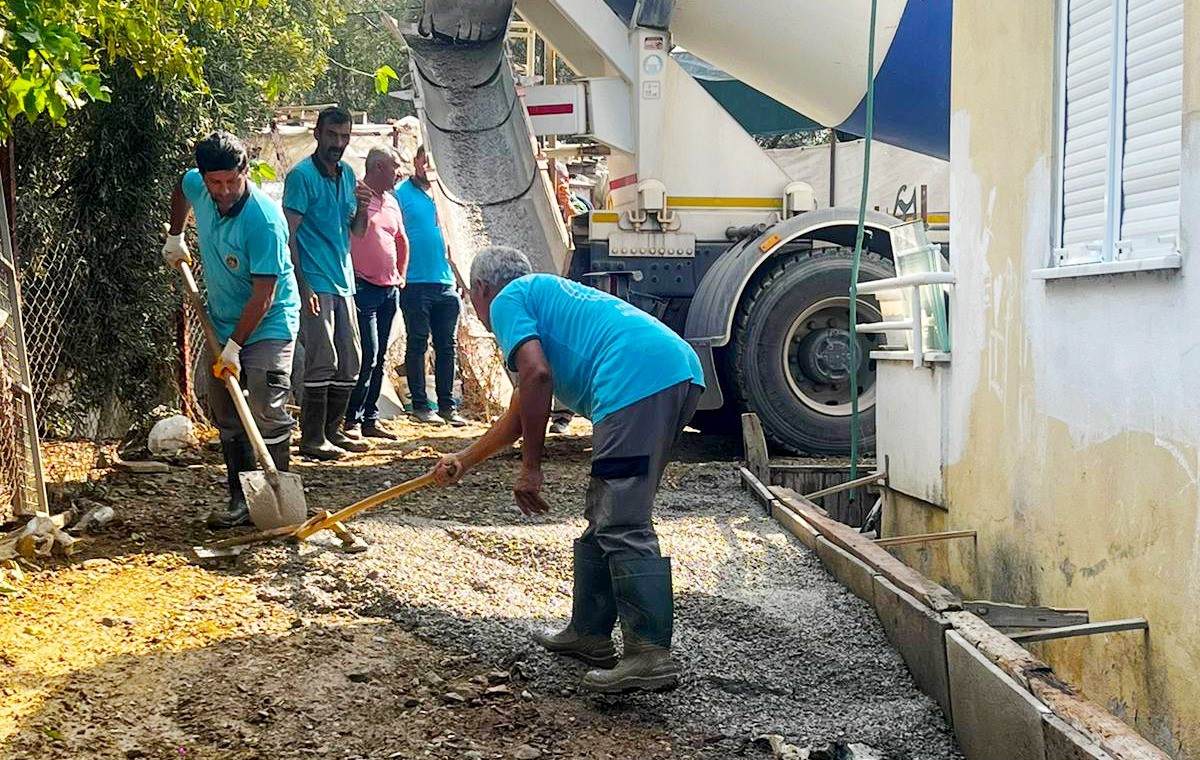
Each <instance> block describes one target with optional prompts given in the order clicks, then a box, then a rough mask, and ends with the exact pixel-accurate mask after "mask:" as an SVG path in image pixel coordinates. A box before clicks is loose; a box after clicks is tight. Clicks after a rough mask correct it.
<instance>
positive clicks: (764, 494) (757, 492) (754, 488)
mask: <svg viewBox="0 0 1200 760" xmlns="http://www.w3.org/2000/svg"><path fill="white" fill-rule="evenodd" d="M738 472H740V473H741V476H742V484H743V485H744V486H745V487H746V490H747V491H749V492H750V493H751V495H753V496H754V498H755V499H757V500H758V503H759V504H760V505H761V506H762V508H763V509H765V510H767V514H771V511H772V508H773V507H774V505H775V503H776V499H775V496H774V494H772V493H771V492H770V491H769V490H767V487H766V486H765V485H763V483H762V481H761V480H759V479H758V478H756V477H755V476H754V473H753V472H751V471H750V470H748V469H746V468H745V467H739V468H738Z"/></svg>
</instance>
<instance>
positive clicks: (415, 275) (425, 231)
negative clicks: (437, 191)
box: [395, 179, 454, 285]
mask: <svg viewBox="0 0 1200 760" xmlns="http://www.w3.org/2000/svg"><path fill="white" fill-rule="evenodd" d="M395 193H396V201H397V202H398V203H399V204H400V213H401V214H402V215H403V216H404V232H405V234H407V235H408V274H407V275H406V276H405V278H404V279H405V281H406V282H410V283H411V282H432V283H438V284H442V285H453V284H454V272H453V271H451V269H450V262H449V261H447V260H446V239H445V238H444V237H443V236H442V228H441V225H439V224H438V217H437V207H436V206H435V205H434V203H433V199H432V198H430V197H429V194H428V193H426V192H425V191H424V190H422V189H421V188H419V187H417V186H416V185H415V184H413V181H412V180H411V179H406V180H404V181H403V182H401V183H400V186H399V187H397V188H396V190H395Z"/></svg>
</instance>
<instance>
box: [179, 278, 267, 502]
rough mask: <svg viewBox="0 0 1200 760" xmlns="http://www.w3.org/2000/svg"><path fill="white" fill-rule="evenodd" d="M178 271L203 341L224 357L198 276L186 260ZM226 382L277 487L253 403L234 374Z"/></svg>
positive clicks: (255, 446) (260, 462)
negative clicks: (252, 406)
mask: <svg viewBox="0 0 1200 760" xmlns="http://www.w3.org/2000/svg"><path fill="white" fill-rule="evenodd" d="M179 271H180V273H181V274H183V284H184V291H185V292H186V293H187V297H188V301H190V302H191V304H192V308H193V309H194V310H195V312H196V317H197V318H198V319H199V320H200V326H201V327H203V328H204V338H205V339H206V340H207V341H208V350H209V351H211V352H212V355H213V358H214V359H215V358H217V357H218V356H220V355H221V342H220V341H219V340H217V332H216V330H214V329H213V325H212V320H210V319H209V318H208V310H207V309H205V308H204V301H202V300H200V288H199V287H198V286H197V285H196V278H195V276H193V275H192V267H191V266H190V265H189V264H188V263H187V262H186V261H181V262H179ZM223 379H224V380H225V387H226V388H227V389H228V390H229V395H230V396H231V397H233V405H234V407H235V408H236V409H237V414H238V418H239V419H241V421H242V427H244V428H245V429H246V435H247V436H249V437H250V443H251V444H252V445H253V446H254V453H255V455H256V456H257V457H258V464H259V466H261V467H262V469H263V473H264V474H265V475H266V478H267V482H268V483H270V484H271V485H272V486H274V485H275V483H276V482H277V481H278V480H279V471H278V470H276V469H275V460H273V459H271V452H270V451H269V450H268V449H267V442H266V441H264V440H263V437H262V433H260V432H259V430H258V423H256V422H255V421H254V416H253V415H252V414H251V413H250V404H248V403H246V396H245V394H243V393H242V384H241V383H239V382H238V379H237V377H236V376H235V375H232V374H229V375H226V376H225V377H224V378H223Z"/></svg>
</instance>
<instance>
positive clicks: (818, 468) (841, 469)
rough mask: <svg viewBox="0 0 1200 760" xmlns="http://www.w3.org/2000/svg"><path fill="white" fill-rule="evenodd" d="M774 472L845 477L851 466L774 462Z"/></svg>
mask: <svg viewBox="0 0 1200 760" xmlns="http://www.w3.org/2000/svg"><path fill="white" fill-rule="evenodd" d="M771 470H772V471H773V472H817V473H823V474H830V475H845V474H847V473H849V472H850V466H849V465H845V464H788V463H787V462H778V463H777V462H772V463H771Z"/></svg>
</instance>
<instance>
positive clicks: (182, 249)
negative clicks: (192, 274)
mask: <svg viewBox="0 0 1200 760" xmlns="http://www.w3.org/2000/svg"><path fill="white" fill-rule="evenodd" d="M162 257H163V261H165V262H167V266H169V267H172V268H174V267H178V266H179V262H181V261H184V262H187V263H188V264H191V263H192V253H191V251H189V250H188V247H187V243H186V242H184V239H183V233H182V232H181V233H179V234H178V235H167V242H166V244H164V245H163V248H162Z"/></svg>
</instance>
